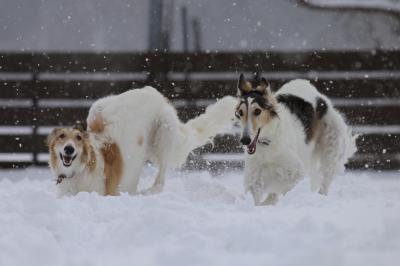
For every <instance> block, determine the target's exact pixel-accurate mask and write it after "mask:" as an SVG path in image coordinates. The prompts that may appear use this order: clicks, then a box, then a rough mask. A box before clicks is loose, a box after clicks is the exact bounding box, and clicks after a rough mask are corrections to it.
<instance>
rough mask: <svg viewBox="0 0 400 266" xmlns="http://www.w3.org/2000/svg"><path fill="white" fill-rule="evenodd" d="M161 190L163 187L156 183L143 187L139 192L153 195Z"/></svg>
mask: <svg viewBox="0 0 400 266" xmlns="http://www.w3.org/2000/svg"><path fill="white" fill-rule="evenodd" d="M162 190H163V187H162V186H161V185H156V186H152V187H150V188H148V189H145V190H143V191H142V192H141V194H142V195H144V196H149V195H154V194H159V193H161V192H162Z"/></svg>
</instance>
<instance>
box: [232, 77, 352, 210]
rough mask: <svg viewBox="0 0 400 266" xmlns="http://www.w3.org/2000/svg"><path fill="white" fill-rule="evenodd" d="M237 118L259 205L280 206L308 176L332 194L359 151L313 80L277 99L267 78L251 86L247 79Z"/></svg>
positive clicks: (248, 178)
mask: <svg viewBox="0 0 400 266" xmlns="http://www.w3.org/2000/svg"><path fill="white" fill-rule="evenodd" d="M236 117H237V119H238V120H239V121H240V124H241V126H242V136H241V143H242V144H243V145H244V146H246V151H247V152H246V153H247V154H246V157H245V189H246V191H250V192H251V193H252V195H253V198H254V203H255V204H256V205H264V204H275V203H276V202H277V201H278V198H279V196H281V195H284V194H285V193H286V192H288V191H289V190H291V189H292V188H293V187H294V186H295V185H296V183H297V182H298V181H299V180H301V179H302V178H303V177H304V176H306V175H308V176H310V179H311V189H312V190H319V192H320V193H321V194H325V195H326V194H327V193H328V190H329V186H330V184H331V182H332V180H333V178H334V177H335V175H337V174H338V173H339V172H340V171H341V170H342V169H344V164H345V163H346V162H347V160H348V159H349V158H350V157H351V156H352V155H353V154H354V153H355V152H356V150H357V148H356V145H355V138H356V137H355V136H353V135H352V133H351V129H350V128H349V127H348V126H347V125H346V124H345V122H344V119H343V118H342V116H341V115H340V114H339V112H338V111H337V110H335V108H334V107H333V106H332V103H331V102H330V100H329V99H328V98H327V97H326V96H325V95H322V94H321V93H319V92H318V91H317V90H316V88H315V87H314V86H313V85H311V83H310V82H309V81H307V80H293V81H291V82H289V83H286V84H285V85H283V87H282V88H280V89H279V90H278V92H277V93H275V94H273V93H272V92H271V90H270V88H269V85H268V82H267V81H266V80H265V79H261V80H260V81H259V82H258V83H257V84H251V83H250V82H248V81H246V80H245V79H244V76H243V75H241V76H240V78H239V82H238V103H237V107H236Z"/></svg>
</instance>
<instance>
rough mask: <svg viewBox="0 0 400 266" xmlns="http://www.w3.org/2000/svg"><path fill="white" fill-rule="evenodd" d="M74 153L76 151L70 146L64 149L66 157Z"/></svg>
mask: <svg viewBox="0 0 400 266" xmlns="http://www.w3.org/2000/svg"><path fill="white" fill-rule="evenodd" d="M74 151H75V149H74V147H72V146H70V145H68V146H65V147H64V152H65V154H66V155H72V154H73V153H74Z"/></svg>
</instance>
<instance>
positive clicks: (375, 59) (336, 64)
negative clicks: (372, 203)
mask: <svg viewBox="0 0 400 266" xmlns="http://www.w3.org/2000/svg"><path fill="white" fill-rule="evenodd" d="M239 72H244V73H245V74H247V76H248V77H251V76H252V75H253V73H255V72H257V73H260V74H262V75H263V76H264V77H265V78H267V79H268V80H269V81H270V82H271V84H272V87H273V89H278V88H279V87H280V86H281V85H282V84H283V83H284V82H287V81H289V80H291V79H294V78H307V79H310V80H312V82H313V83H314V84H315V85H316V86H317V88H318V89H319V90H320V91H321V92H322V93H324V94H326V95H327V96H329V97H331V98H332V99H333V101H334V104H335V105H336V106H337V108H338V109H339V110H340V111H341V112H342V113H343V114H344V115H345V117H346V119H347V121H348V122H349V123H350V124H352V125H353V126H354V129H355V130H356V131H358V132H359V133H361V134H362V135H361V137H360V138H359V139H358V141H357V144H358V146H359V152H358V153H357V156H356V157H355V158H354V159H353V160H352V161H351V162H350V163H349V165H348V167H349V168H352V169H365V168H372V169H391V170H397V169H400V52H385V51H374V52H302V53H300V52H299V53H275V52H274V53H199V54H182V53H169V54H134V53H103V54H95V53H74V54H64V53H50V54H46V53H45V54H27V53H25V54H0V103H1V104H0V114H1V115H0V118H1V119H0V167H25V166H29V165H45V164H46V161H47V148H46V146H45V145H44V140H45V137H46V135H47V133H48V132H49V131H50V130H51V128H52V127H54V126H63V125H65V126H70V125H73V124H74V123H75V122H77V121H84V120H85V118H86V115H87V110H88V108H89V106H90V104H91V103H92V102H93V101H94V100H95V99H97V98H100V97H103V96H105V95H109V94H117V93H121V92H123V91H126V90H128V89H131V88H136V87H141V86H144V85H152V86H154V87H156V88H157V89H159V90H160V91H161V92H162V93H164V94H165V95H166V96H167V97H168V98H169V99H171V100H172V102H173V103H174V104H175V105H176V107H177V109H178V113H179V116H180V117H181V119H182V120H187V119H190V118H192V117H193V116H195V115H197V114H198V113H200V112H202V111H203V110H204V107H205V106H207V105H208V104H209V103H211V102H212V101H214V100H215V98H219V97H222V96H224V95H234V94H235V93H236V79H237V77H238V73H239ZM242 153H243V151H242V148H241V147H240V145H239V143H238V137H237V136H236V135H234V134H233V135H226V136H218V137H217V138H216V139H215V145H211V144H210V145H206V146H204V147H202V148H200V149H197V150H196V151H195V152H194V154H193V156H191V158H190V159H189V160H188V163H187V167H188V168H196V169H198V168H200V169H204V168H207V169H208V168H211V169H217V170H218V169H219V170H221V169H224V168H232V167H242V166H243V162H242Z"/></svg>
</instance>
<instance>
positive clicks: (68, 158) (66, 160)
mask: <svg viewBox="0 0 400 266" xmlns="http://www.w3.org/2000/svg"><path fill="white" fill-rule="evenodd" d="M71 160H72V157H67V156H64V162H65V163H70V162H71Z"/></svg>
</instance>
